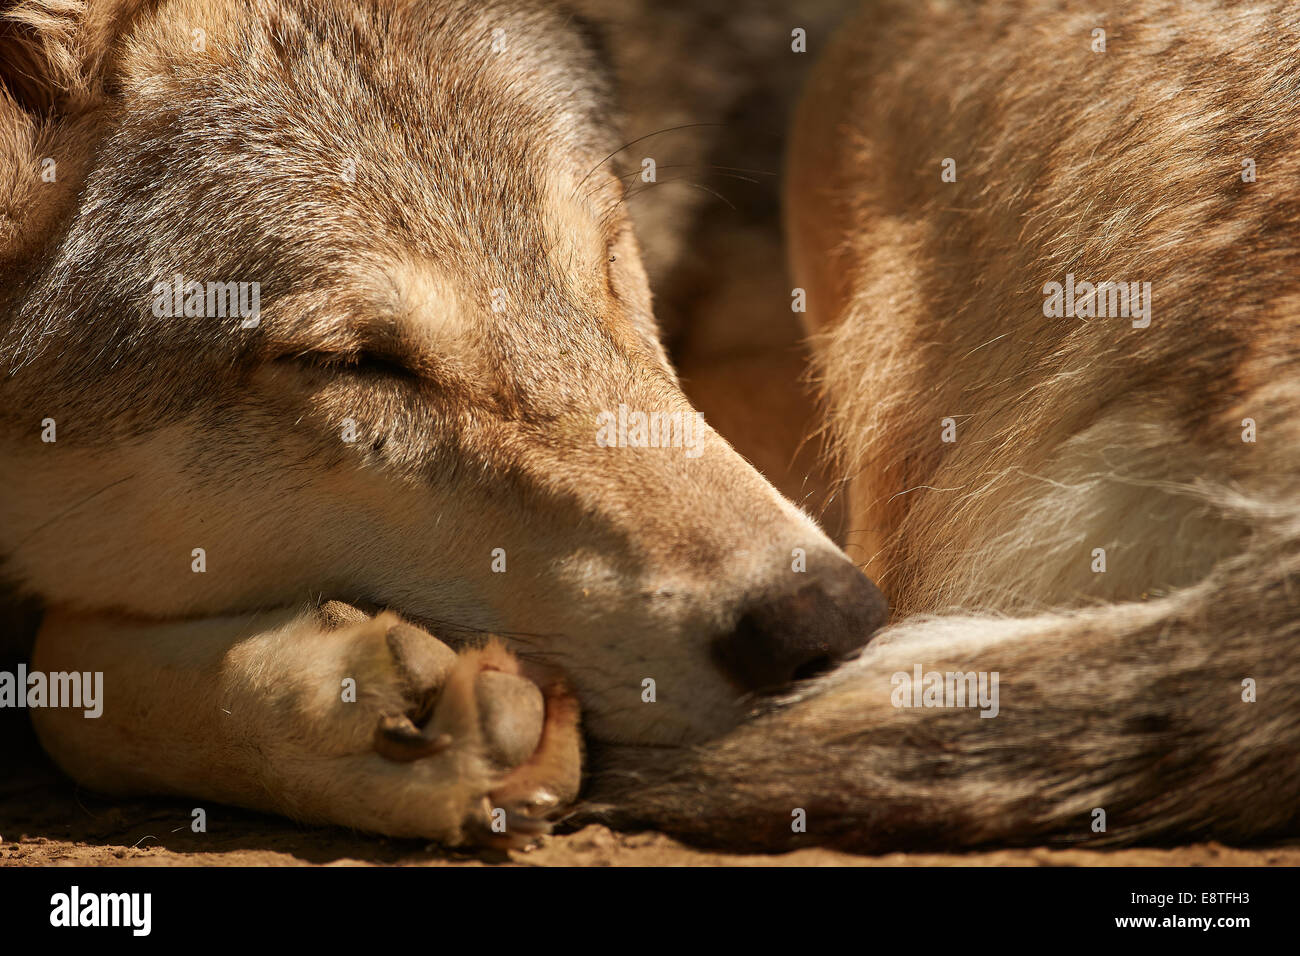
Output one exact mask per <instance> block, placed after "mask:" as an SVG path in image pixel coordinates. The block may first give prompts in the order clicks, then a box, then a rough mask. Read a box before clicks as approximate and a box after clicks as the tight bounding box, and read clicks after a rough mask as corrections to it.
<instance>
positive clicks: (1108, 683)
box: [593, 502, 1300, 852]
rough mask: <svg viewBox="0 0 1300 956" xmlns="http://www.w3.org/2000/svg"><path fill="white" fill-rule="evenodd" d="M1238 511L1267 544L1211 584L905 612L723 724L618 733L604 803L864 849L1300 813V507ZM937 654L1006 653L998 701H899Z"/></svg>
mask: <svg viewBox="0 0 1300 956" xmlns="http://www.w3.org/2000/svg"><path fill="white" fill-rule="evenodd" d="M1238 510H1246V511H1252V512H1253V514H1252V515H1251V517H1252V518H1253V519H1254V520H1253V521H1252V522H1251V523H1252V525H1253V526H1254V527H1255V528H1257V529H1258V530H1257V531H1256V532H1255V534H1254V536H1253V538H1252V540H1251V542H1250V544H1249V547H1248V548H1247V549H1246V550H1244V551H1243V552H1242V553H1241V554H1239V555H1238V556H1237V557H1235V558H1233V559H1231V560H1229V561H1226V562H1224V563H1222V564H1220V565H1219V566H1218V567H1217V568H1216V570H1215V571H1214V573H1213V574H1212V575H1211V576H1210V577H1209V578H1208V579H1206V580H1205V581H1203V582H1202V583H1201V584H1199V585H1197V586H1195V587H1192V588H1187V589H1184V590H1181V591H1179V592H1177V593H1174V594H1172V595H1169V596H1166V597H1162V598H1159V599H1156V600H1151V601H1147V602H1140V603H1130V604H1122V605H1110V606H1106V607H1102V608H1095V609H1087V610H1079V611H1072V612H1068V613H1054V614H1046V615H1041V616H1035V617H1030V618H1019V619H1010V618H994V617H929V618H917V619H912V620H909V621H906V622H903V623H902V624H900V625H897V626H895V627H892V628H890V629H888V630H887V631H884V632H882V634H881V636H880V637H879V638H878V639H877V640H875V641H874V642H873V643H872V644H871V645H870V646H869V647H868V648H867V649H866V650H865V651H864V652H863V653H862V655H861V656H860V657H859V658H858V659H857V660H855V661H853V662H851V663H849V664H846V665H845V666H843V667H841V668H840V669H839V670H838V671H837V672H835V673H834V674H832V675H829V676H828V677H826V678H823V679H821V680H819V681H818V682H816V683H814V684H812V685H810V686H808V687H807V688H806V689H804V690H803V691H802V692H801V693H799V694H798V695H796V696H794V697H792V698H790V699H788V700H786V701H783V702H781V703H779V704H777V705H775V706H774V707H773V708H772V709H770V710H769V711H767V712H766V713H763V714H761V715H759V716H757V717H756V718H755V719H754V720H752V721H750V722H748V723H746V724H744V725H743V726H741V727H739V728H738V729H736V730H735V731H733V732H732V733H731V734H730V735H728V736H726V737H724V738H722V739H720V740H717V741H715V742H712V743H710V744H707V745H705V746H702V747H699V748H695V749H691V750H689V751H684V752H679V753H675V754H673V753H662V754H654V755H647V754H646V753H644V752H641V751H634V750H632V749H630V748H629V749H627V750H617V751H614V752H612V753H609V754H607V755H606V762H605V765H606V769H605V770H604V772H603V773H601V774H600V775H599V776H598V778H597V780H596V785H595V792H594V794H593V799H594V800H595V801H598V803H597V805H596V809H595V810H594V811H593V815H594V816H596V817H598V818H600V819H603V820H605V821H607V822H612V823H615V824H618V825H623V826H638V825H650V826H653V827H656V828H659V829H663V830H667V831H669V832H672V833H675V834H677V835H680V836H683V837H686V838H689V839H692V840H693V841H696V842H699V843H703V844H706V845H714V846H728V847H737V848H741V847H744V848H765V849H792V848H796V847H801V846H808V845H809V844H820V845H830V846H837V847H840V848H843V849H850V850H856V851H860V852H882V851H891V850H898V849H909V850H917V849H926V848H932V847H934V848H938V847H943V848H947V849H953V848H965V847H974V846H979V845H983V844H994V843H996V844H1001V845H1014V844H1041V843H1050V844H1072V843H1082V842H1088V843H1090V844H1092V845H1097V846H1102V845H1117V844H1123V843H1133V842H1137V841H1142V842H1148V843H1150V842H1160V841H1172V840H1188V839H1199V838H1214V839H1217V840H1223V841H1230V842H1239V841H1245V840H1250V839H1252V838H1259V837H1264V836H1268V835H1276V834H1279V833H1284V832H1294V831H1296V830H1297V829H1300V826H1298V825H1300V813H1298V811H1300V667H1298V666H1297V665H1300V614H1298V613H1297V608H1300V513H1297V511H1296V509H1294V508H1269V507H1267V506H1264V505H1260V504H1258V503H1241V502H1239V503H1238ZM918 664H919V665H921V668H922V670H923V671H924V672H931V671H934V672H943V673H946V672H950V671H951V672H958V671H960V672H969V671H981V672H986V673H991V672H997V673H998V675H999V683H998V691H999V694H998V698H999V699H998V711H997V715H996V716H995V717H981V716H980V710H979V708H978V707H969V706H968V707H934V708H931V707H924V706H923V707H896V706H894V704H893V703H892V702H891V695H892V694H893V692H894V690H895V686H896V685H895V684H894V683H893V682H892V681H891V678H892V677H893V675H895V674H896V673H899V672H902V673H905V674H907V675H909V676H910V675H912V674H913V672H914V667H915V666H916V665H918ZM1252 688H1253V693H1252ZM1252 697H1253V698H1254V699H1253V700H1252V699H1251V698H1252ZM798 810H803V811H804V815H805V817H806V832H799V831H798V828H797V826H796V824H797V822H798V820H799V818H800V814H798V813H797V811H798ZM1097 810H1102V811H1104V825H1105V829H1104V831H1103V830H1098V829H1095V827H1098V826H1099V825H1100V822H1101V820H1102V817H1101V816H1100V815H1099V814H1097V812H1096V811H1097Z"/></svg>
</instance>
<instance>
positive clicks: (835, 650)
mask: <svg viewBox="0 0 1300 956" xmlns="http://www.w3.org/2000/svg"><path fill="white" fill-rule="evenodd" d="M888 613H889V608H888V605H887V604H886V603H885V598H884V596H883V595H882V594H881V593H880V590H879V589H878V588H877V587H876V586H875V584H873V583H872V582H871V579H870V578H868V577H867V576H866V575H865V574H863V573H862V572H861V571H859V570H858V569H857V568H855V567H854V566H853V565H852V564H850V563H849V562H847V561H841V562H837V563H836V564H835V565H834V566H833V568H831V569H827V570H826V571H823V572H822V573H820V574H819V575H818V576H817V577H815V578H813V579H812V580H810V581H808V582H807V583H806V584H805V585H804V586H803V587H801V588H799V589H798V590H796V591H793V592H790V593H788V594H782V595H779V596H768V597H765V598H763V599H761V600H758V601H756V602H755V603H754V604H752V605H750V606H749V607H747V608H746V609H745V610H744V611H743V612H742V613H741V615H740V618H739V620H737V621H736V626H735V629H734V630H733V631H732V632H731V633H730V634H727V635H724V636H723V637H721V638H719V639H718V640H716V641H715V642H714V644H713V653H714V658H715V659H716V660H717V662H718V663H719V664H720V665H721V666H722V668H723V669H724V670H725V671H726V672H727V673H728V674H729V675H730V676H731V677H732V678H733V679H734V680H735V681H736V682H737V683H739V684H740V685H741V686H743V687H744V688H745V689H746V690H750V691H767V690H775V689H777V688H779V687H782V686H784V685H786V684H789V683H790V682H791V681H794V680H800V679H802V678H805V677H812V676H814V675H815V674H818V673H821V672H822V671H825V670H828V669H830V668H831V667H832V666H833V665H834V664H835V663H836V662H838V661H841V660H843V659H844V658H845V657H848V656H849V655H850V654H852V653H853V652H854V651H856V650H857V649H858V648H860V647H863V646H864V645H865V644H866V643H867V641H869V640H870V639H871V635H872V634H873V633H875V631H876V630H877V629H878V628H879V627H880V626H881V625H883V624H884V623H885V618H886V617H887V616H888Z"/></svg>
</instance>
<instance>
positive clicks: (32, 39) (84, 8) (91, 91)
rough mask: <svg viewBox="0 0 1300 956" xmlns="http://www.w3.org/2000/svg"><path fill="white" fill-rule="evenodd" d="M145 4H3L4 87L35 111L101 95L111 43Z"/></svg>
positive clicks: (0, 51)
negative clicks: (103, 74)
mask: <svg viewBox="0 0 1300 956" xmlns="http://www.w3.org/2000/svg"><path fill="white" fill-rule="evenodd" d="M145 2H147V0H0V87H3V88H4V90H5V91H6V92H8V94H9V96H10V97H11V98H12V99H13V100H14V102H16V103H17V104H18V105H19V106H21V107H22V108H23V109H26V110H28V111H30V112H33V113H52V112H62V111H65V110H75V109H77V108H79V107H81V106H84V105H86V104H87V103H88V102H90V101H92V100H94V99H96V98H97V97H98V96H99V95H100V94H101V93H102V89H101V84H100V80H101V78H102V73H103V68H104V62H105V60H106V59H107V57H108V53H109V50H110V49H111V48H112V46H113V41H114V40H116V39H117V37H118V36H119V34H120V33H121V31H122V29H123V28H124V27H125V26H126V25H127V24H128V23H130V21H131V18H132V17H133V16H134V15H135V13H136V11H137V10H139V9H140V7H142V6H144V4H145Z"/></svg>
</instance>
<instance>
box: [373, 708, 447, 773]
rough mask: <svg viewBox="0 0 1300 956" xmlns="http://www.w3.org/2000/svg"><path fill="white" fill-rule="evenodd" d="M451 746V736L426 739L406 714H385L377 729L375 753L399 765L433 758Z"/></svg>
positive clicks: (380, 719)
mask: <svg viewBox="0 0 1300 956" xmlns="http://www.w3.org/2000/svg"><path fill="white" fill-rule="evenodd" d="M450 746H451V735H450V734H437V735H436V736H433V737H426V736H425V735H424V734H422V733H421V732H420V728H419V727H416V726H415V724H414V723H413V722H412V721H411V718H409V717H407V716H406V715H405V714H385V715H384V716H382V717H380V718H379V725H378V726H377V727H375V752H376V753H378V754H379V755H380V756H381V757H386V758H388V759H389V760H393V761H396V762H398V763H410V762H411V761H413V760H420V759H422V758H424V757H431V756H433V755H434V754H438V753H442V751H444V750H446V749H447V748H448V747H450Z"/></svg>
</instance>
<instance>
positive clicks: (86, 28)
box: [0, 0, 885, 743]
mask: <svg viewBox="0 0 1300 956" xmlns="http://www.w3.org/2000/svg"><path fill="white" fill-rule="evenodd" d="M0 42H4V43H5V44H7V45H8V47H9V49H10V50H11V51H13V52H12V54H11V55H10V56H9V57H8V58H7V59H5V62H6V63H7V64H8V67H9V68H8V70H7V73H6V75H5V80H6V81H7V83H8V92H9V96H10V98H9V99H8V100H5V101H0V124H3V127H2V128H0V142H2V143H3V149H4V150H5V153H6V156H5V159H6V160H9V159H10V157H12V158H13V161H14V162H13V165H14V169H15V170H16V171H15V172H14V173H13V174H12V175H11V179H10V181H8V182H6V183H5V184H4V188H5V189H6V192H5V193H4V194H3V196H0V198H3V199H4V201H5V204H6V205H5V207H4V212H3V215H4V217H5V218H0V226H3V227H4V229H3V231H0V257H2V258H0V270H3V276H4V283H3V286H0V306H2V307H3V310H4V311H3V313H0V315H3V324H2V325H0V342H2V343H3V352H2V353H0V357H2V358H3V363H4V365H3V375H4V377H3V380H2V381H3V386H2V387H3V403H2V407H0V422H3V432H2V433H0V434H2V439H0V440H2V441H3V443H4V446H5V449H4V453H3V459H4V464H3V465H0V472H3V478H4V482H5V486H6V487H7V488H8V489H9V490H8V491H7V492H6V494H5V496H4V502H3V505H2V506H0V508H2V509H3V515H2V519H3V522H2V523H3V526H4V529H5V530H4V532H3V537H2V538H0V548H2V549H3V553H4V554H5V556H6V557H7V570H8V572H9V573H10V574H11V575H13V576H15V577H16V578H18V579H19V580H20V581H21V582H23V583H24V584H25V585H26V586H27V587H29V588H31V589H32V590H34V591H36V592H38V593H40V594H41V595H42V596H43V597H44V598H45V600H46V601H47V602H50V603H57V604H63V605H70V606H76V607H82V608H93V609H102V610H117V611H121V612H125V613H130V614H136V615H149V616H180V615H186V616H193V615H211V614H225V613H232V612H238V611H243V610H249V609H253V608H259V607H266V606H273V605H281V604H288V603H295V602H304V601H309V600H316V599H318V597H320V596H322V595H323V596H324V597H326V598H329V597H336V598H343V599H346V600H353V601H368V602H372V603H375V604H379V605H384V606H388V607H392V608H394V609H396V610H399V611H401V612H403V613H405V614H407V615H410V616H411V617H413V618H416V619H419V620H421V621H423V622H426V623H428V624H430V625H431V626H432V627H433V628H435V629H436V630H438V631H439V632H440V633H443V634H446V635H449V636H452V637H455V636H457V635H458V634H462V633H470V632H482V631H495V632H499V633H503V634H504V635H506V636H507V637H509V638H510V639H512V640H513V642H514V644H515V646H516V647H518V648H519V649H520V650H521V652H523V653H525V654H528V653H532V654H536V655H539V656H541V657H543V658H545V659H547V660H550V661H552V662H554V663H555V664H557V665H559V666H560V667H562V668H563V669H565V670H566V671H567V672H568V673H569V674H570V675H571V677H572V679H573V681H574V683H575V684H576V686H577V688H578V690H579V693H580V695H581V698H582V700H583V704H584V707H585V712H586V718H587V726H588V728H589V730H590V731H591V732H592V733H593V734H594V735H595V736H597V737H600V738H605V739H610V740H622V741H633V742H661V743H664V742H676V741H682V740H689V739H695V738H697V737H700V736H702V735H705V734H708V733H711V732H715V731H718V730H721V729H723V728H725V727H726V726H728V725H730V724H731V723H733V722H734V721H735V719H736V718H737V717H738V715H740V714H741V712H742V698H743V696H744V694H745V693H746V692H749V691H757V690H765V689H768V688H772V687H775V686H779V685H782V684H784V683H787V682H788V681H790V680H791V679H794V678H798V677H800V676H804V675H806V674H808V673H810V672H812V671H815V670H816V669H817V668H818V667H819V666H821V665H823V664H825V663H829V662H830V661H831V660H833V659H835V658H838V657H840V656H843V655H845V654H847V653H849V652H850V651H852V650H853V649H855V648H857V647H859V646H861V645H862V644H863V643H865V642H866V640H867V639H868V638H869V636H870V634H871V632H872V631H873V630H874V629H875V628H876V627H877V626H879V625H880V624H881V623H882V621H883V618H884V614H885V609H884V603H883V600H882V599H881V597H880V595H879V592H878V591H877V590H876V589H875V587H874V586H873V585H872V584H871V583H870V582H869V581H868V580H867V579H866V578H865V577H863V576H862V575H861V574H860V573H859V572H858V571H857V569H856V568H854V567H853V566H852V565H851V564H850V562H849V561H848V560H847V559H846V558H845V557H844V556H843V554H842V553H841V552H840V551H839V550H838V549H837V548H836V547H835V546H834V545H833V544H832V542H831V541H829V540H828V539H827V538H826V536H825V535H824V534H823V533H822V532H821V531H820V530H819V529H818V528H817V526H816V525H815V524H814V522H813V521H812V520H810V519H809V518H808V517H807V516H806V515H804V514H803V513H802V512H801V511H800V510H799V509H797V508H796V507H794V506H793V505H792V504H791V503H789V502H788V501H786V500H785V499H783V498H782V497H781V496H780V495H779V494H778V493H777V492H776V491H775V490H774V489H773V488H772V487H771V486H770V485H769V484H768V483H767V482H766V481H765V480H764V479H763V478H762V477H761V476H760V475H759V474H758V473H757V472H756V471H754V469H753V468H751V467H750V466H749V465H748V464H747V463H746V462H745V461H744V460H743V459H742V458H741V457H740V456H739V455H738V454H737V453H736V452H735V451H733V450H732V449H731V448H730V447H729V446H728V445H727V443H726V442H725V441H724V440H723V439H722V438H721V437H719V436H718V435H717V434H716V433H715V432H714V431H713V430H712V429H711V428H709V426H708V425H707V424H706V423H703V422H702V420H701V419H700V418H699V416H697V415H696V413H694V412H693V410H692V409H691V408H690V406H689V403H688V402H687V400H686V398H685V397H684V395H683V394H682V391H681V389H680V387H679V384H678V381H677V379H676V377H675V375H674V372H673V370H672V368H671V366H670V364H669V361H668V359H667V356H666V355H665V352H664V349H663V348H662V346H661V345H660V343H659V340H658V337H657V332H656V328H655V323H654V319H653V316H652V312H651V303H650V293H649V289H648V287H647V281H646V276H645V273H644V271H643V269H642V267H641V264H640V256H639V251H638V247H637V241H636V238H635V236H634V233H633V230H632V225H631V223H630V221H629V218H628V215H627V212H626V207H625V205H624V202H623V198H624V191H623V182H624V180H623V179H621V178H620V177H621V175H622V174H623V173H624V171H625V170H624V167H623V163H622V154H621V153H620V149H619V147H620V144H621V142H622V140H621V139H620V137H619V131H618V123H617V121H616V114H615V112H614V109H613V107H612V105H611V94H610V89H609V83H608V82H607V80H606V78H605V74H604V73H603V72H602V68H601V65H600V57H599V55H598V53H597V52H596V51H595V50H594V49H593V47H592V45H591V43H590V42H589V41H588V40H587V39H586V37H585V31H584V30H582V29H580V28H578V27H577V26H576V25H575V21H574V19H573V18H572V17H571V16H569V15H568V14H566V13H565V12H564V11H562V10H560V11H557V10H554V9H551V8H549V7H543V6H534V5H529V4H525V3H519V2H514V0H511V2H502V3H484V2H470V0H465V2H460V0H439V2H382V0H328V2H307V0H265V2H252V0H248V2H244V0H172V2H163V3H158V4H147V5H144V6H141V5H139V4H128V5H125V6H124V5H120V4H119V5H114V6H112V7H105V6H102V5H96V4H94V3H92V4H90V5H88V6H87V7H85V8H82V7H80V6H77V5H66V4H54V3H52V2H35V3H32V2H28V3H21V4H18V5H17V6H12V5H11V9H10V10H9V11H8V19H7V21H6V27H5V31H4V32H3V33H0ZM0 59H4V58H2V57H0ZM23 64H26V65H25V66H24V65H23ZM42 439H44V440H42Z"/></svg>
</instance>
